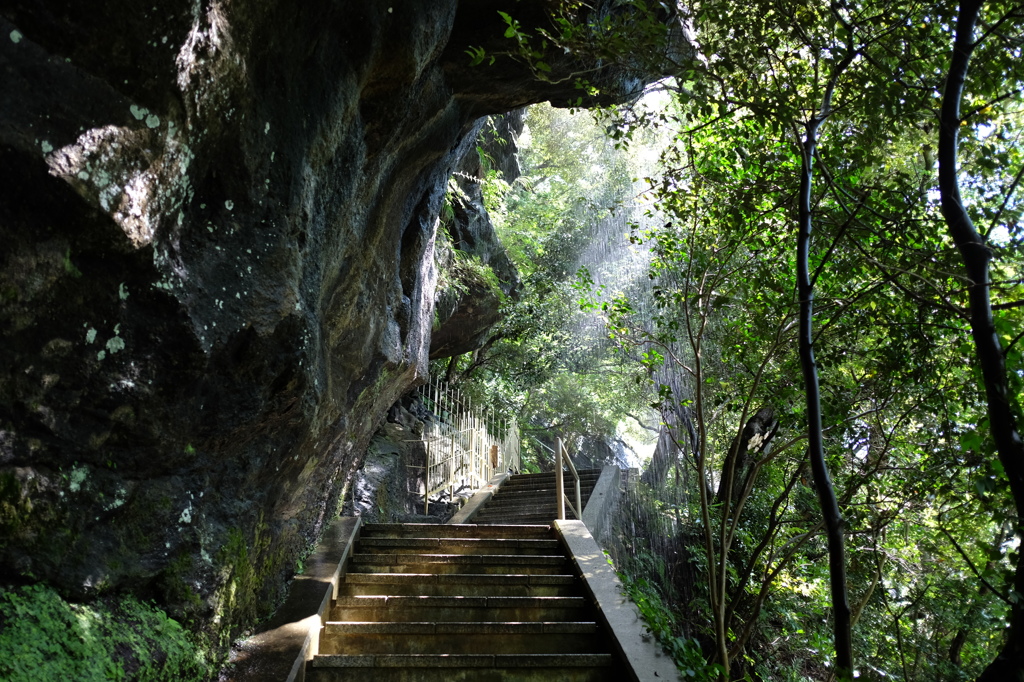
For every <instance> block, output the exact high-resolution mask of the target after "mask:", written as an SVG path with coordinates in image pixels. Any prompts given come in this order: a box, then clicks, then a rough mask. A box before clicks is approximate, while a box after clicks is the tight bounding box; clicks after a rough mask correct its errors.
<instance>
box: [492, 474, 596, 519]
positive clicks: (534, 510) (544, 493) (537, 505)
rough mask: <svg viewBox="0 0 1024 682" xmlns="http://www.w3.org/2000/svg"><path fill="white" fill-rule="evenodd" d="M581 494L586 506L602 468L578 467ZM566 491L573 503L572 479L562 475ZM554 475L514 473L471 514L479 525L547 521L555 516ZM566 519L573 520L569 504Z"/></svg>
mask: <svg viewBox="0 0 1024 682" xmlns="http://www.w3.org/2000/svg"><path fill="white" fill-rule="evenodd" d="M579 474H580V495H581V497H582V498H583V507H584V508H586V506H587V500H589V499H590V493H591V492H593V490H594V486H595V485H596V484H597V480H598V479H599V478H600V477H601V469H580V471H579ZM563 485H564V486H565V492H566V495H567V496H568V499H569V501H570V502H572V504H576V488H575V480H574V479H573V477H572V475H570V474H569V473H568V472H567V473H566V474H565V481H564V484H563ZM557 499H558V498H557V496H556V494H555V474H554V473H547V474H515V475H513V476H510V477H509V478H508V480H507V481H505V482H504V483H503V484H502V486H501V487H500V488H498V491H497V492H496V493H495V494H494V497H492V498H491V500H490V501H489V502H488V503H487V506H485V507H484V508H483V509H481V510H480V511H479V512H478V513H477V514H476V515H475V516H474V517H473V523H479V524H491V523H497V524H528V525H531V524H549V523H551V521H552V520H554V519H555V518H557V516H558V512H557V511H556V509H555V505H556V501H557ZM565 518H567V519H575V518H576V516H575V515H574V514H573V513H572V509H570V507H569V505H566V506H565Z"/></svg>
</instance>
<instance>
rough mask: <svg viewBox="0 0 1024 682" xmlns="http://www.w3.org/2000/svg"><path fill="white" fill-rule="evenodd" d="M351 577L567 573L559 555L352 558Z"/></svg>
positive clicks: (566, 563) (364, 556) (394, 555)
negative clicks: (400, 574)
mask: <svg viewBox="0 0 1024 682" xmlns="http://www.w3.org/2000/svg"><path fill="white" fill-rule="evenodd" d="M350 570H351V572H353V573H525V574H531V575H534V574H546V575H557V574H563V575H564V574H565V573H567V572H568V559H567V558H566V557H565V556H564V555H561V554H555V555H539V554H538V555H529V554H522V555H521V554H377V553H372V554H353V555H352V559H351V565H350Z"/></svg>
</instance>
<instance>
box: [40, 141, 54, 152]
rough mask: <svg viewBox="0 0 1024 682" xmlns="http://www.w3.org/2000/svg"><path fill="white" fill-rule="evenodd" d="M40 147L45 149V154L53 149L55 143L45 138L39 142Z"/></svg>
mask: <svg viewBox="0 0 1024 682" xmlns="http://www.w3.org/2000/svg"><path fill="white" fill-rule="evenodd" d="M39 148H40V149H42V150H43V153H44V154H49V153H50V152H52V151H53V145H52V144H50V143H49V142H47V141H46V140H43V141H42V142H40V143H39Z"/></svg>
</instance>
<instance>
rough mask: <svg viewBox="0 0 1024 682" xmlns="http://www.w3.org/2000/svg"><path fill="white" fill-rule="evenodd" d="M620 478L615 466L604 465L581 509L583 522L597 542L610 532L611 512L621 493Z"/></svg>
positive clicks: (620, 473) (600, 541)
mask: <svg viewBox="0 0 1024 682" xmlns="http://www.w3.org/2000/svg"><path fill="white" fill-rule="evenodd" d="M621 478H622V472H620V471H619V467H617V466H606V467H604V468H603V469H601V477H600V478H598V479H597V483H596V484H595V485H594V489H593V491H591V493H590V499H588V500H587V506H586V508H585V509H584V510H583V523H584V524H585V525H586V526H587V529H588V530H589V531H590V534H591V535H592V536H593V537H594V539H595V540H596V541H597V542H598V543H599V544H603V543H604V541H605V539H606V536H607V535H609V534H610V532H611V527H610V526H611V519H612V513H613V512H614V510H615V508H616V507H617V506H618V504H619V497H620V495H621V491H620V488H619V485H620V480H621Z"/></svg>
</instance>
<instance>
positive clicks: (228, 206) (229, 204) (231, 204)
mask: <svg viewBox="0 0 1024 682" xmlns="http://www.w3.org/2000/svg"><path fill="white" fill-rule="evenodd" d="M234 207H235V202H233V201H231V199H228V200H227V201H225V202H224V208H226V209H227V210H229V211H230V210H232V209H233V208H234Z"/></svg>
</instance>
